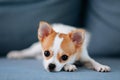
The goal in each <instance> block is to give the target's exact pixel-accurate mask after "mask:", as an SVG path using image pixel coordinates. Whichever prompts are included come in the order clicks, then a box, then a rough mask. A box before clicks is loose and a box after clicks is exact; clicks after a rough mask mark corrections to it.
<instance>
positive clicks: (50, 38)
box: [38, 22, 85, 72]
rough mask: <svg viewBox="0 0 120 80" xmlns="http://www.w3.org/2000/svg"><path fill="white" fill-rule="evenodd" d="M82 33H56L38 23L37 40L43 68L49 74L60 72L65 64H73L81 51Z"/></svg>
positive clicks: (42, 23)
mask: <svg viewBox="0 0 120 80" xmlns="http://www.w3.org/2000/svg"><path fill="white" fill-rule="evenodd" d="M84 32H85V31H84V30H82V29H78V30H74V31H72V32H70V33H68V34H63V33H58V32H55V30H53V28H52V27H51V25H49V24H48V23H47V22H40V24H39V29H38V39H39V41H40V42H41V46H42V52H43V64H44V68H45V69H46V70H47V71H50V72H51V71H60V70H61V69H62V68H63V66H64V65H65V64H70V63H73V62H74V61H75V59H76V56H77V52H78V51H80V50H81V46H82V43H83V40H84ZM77 57H78V56H77Z"/></svg>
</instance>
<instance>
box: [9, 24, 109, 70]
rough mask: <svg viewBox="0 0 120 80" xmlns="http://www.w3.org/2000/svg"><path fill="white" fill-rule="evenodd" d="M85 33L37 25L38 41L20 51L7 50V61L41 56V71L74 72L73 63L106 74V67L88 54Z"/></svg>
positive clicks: (70, 28) (69, 27)
mask: <svg viewBox="0 0 120 80" xmlns="http://www.w3.org/2000/svg"><path fill="white" fill-rule="evenodd" d="M89 37H90V36H89V34H88V32H86V31H85V30H84V29H77V28H74V27H71V26H67V25H62V24H53V25H50V24H48V23H47V22H40V24H39V29H38V39H39V41H40V42H37V43H34V44H33V45H32V46H31V47H30V48H28V49H24V50H21V51H11V52H10V53H9V54H8V55H7V57H8V58H18V59H19V58H28V57H35V58H37V59H39V58H41V56H43V64H44V68H45V69H46V70H47V71H49V72H52V71H60V70H61V69H62V68H63V69H64V70H65V71H75V70H77V67H76V66H75V65H74V64H73V63H74V62H75V61H80V62H82V63H84V65H85V66H86V67H87V68H90V69H94V70H96V71H99V72H108V71H110V67H109V66H106V65H102V64H100V63H98V62H96V61H95V60H94V59H92V58H91V57H90V56H89V55H88V51H87V46H88V42H89Z"/></svg>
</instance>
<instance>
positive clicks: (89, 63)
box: [81, 50, 111, 72]
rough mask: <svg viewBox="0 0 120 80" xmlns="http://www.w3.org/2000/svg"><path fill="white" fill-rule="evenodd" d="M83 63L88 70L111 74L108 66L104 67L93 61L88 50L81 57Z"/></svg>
mask: <svg viewBox="0 0 120 80" xmlns="http://www.w3.org/2000/svg"><path fill="white" fill-rule="evenodd" d="M81 61H82V62H83V63H84V64H85V66H86V67H87V68H90V69H94V70H96V71H98V72H109V71H110V70H111V69H110V67H109V66H107V65H102V64H100V63H98V62H97V61H95V60H94V59H92V58H91V57H90V56H89V55H88V52H87V50H84V51H83V53H82V56H81Z"/></svg>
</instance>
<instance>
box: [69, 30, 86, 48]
mask: <svg viewBox="0 0 120 80" xmlns="http://www.w3.org/2000/svg"><path fill="white" fill-rule="evenodd" d="M70 38H71V40H72V42H73V43H74V44H75V46H76V47H79V46H81V45H82V43H83V41H84V38H85V30H84V29H77V30H75V31H73V32H71V33H70Z"/></svg>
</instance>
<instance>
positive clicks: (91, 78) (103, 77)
mask: <svg viewBox="0 0 120 80" xmlns="http://www.w3.org/2000/svg"><path fill="white" fill-rule="evenodd" d="M96 60H97V61H99V62H100V63H103V64H107V65H109V66H111V68H112V71H111V72H107V73H100V72H96V71H93V70H89V69H86V68H85V67H79V68H78V70H77V71H76V72H64V71H61V72H46V71H45V70H44V67H43V65H42V60H40V61H38V60H33V59H23V60H10V59H5V58H1V59H0V80H119V79H120V59H117V58H116V59H113V58H97V59H96Z"/></svg>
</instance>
